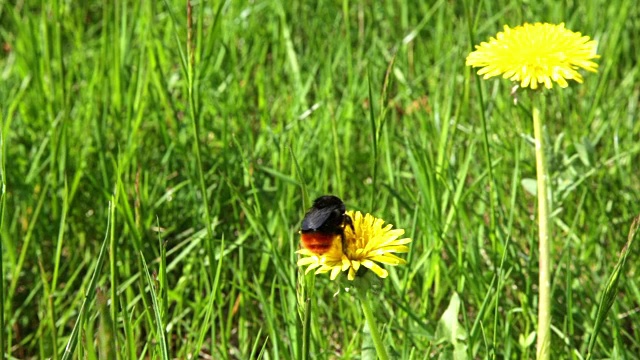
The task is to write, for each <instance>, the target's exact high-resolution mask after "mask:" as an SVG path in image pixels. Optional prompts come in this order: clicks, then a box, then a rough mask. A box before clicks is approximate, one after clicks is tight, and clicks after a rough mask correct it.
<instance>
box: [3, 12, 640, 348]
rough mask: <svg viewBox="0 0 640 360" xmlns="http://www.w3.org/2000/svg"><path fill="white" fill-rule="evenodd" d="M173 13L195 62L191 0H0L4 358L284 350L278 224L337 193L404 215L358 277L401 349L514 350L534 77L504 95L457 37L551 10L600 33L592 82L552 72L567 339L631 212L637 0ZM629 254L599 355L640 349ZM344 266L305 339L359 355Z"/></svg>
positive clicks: (533, 251) (531, 344)
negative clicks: (392, 253)
mask: <svg viewBox="0 0 640 360" xmlns="http://www.w3.org/2000/svg"><path fill="white" fill-rule="evenodd" d="M192 15H193V24H192V42H193V47H194V49H195V52H194V57H193V62H194V64H195V66H194V67H193V68H190V66H188V64H189V61H188V59H187V48H186V47H187V45H186V44H187V33H188V31H187V29H188V26H187V7H186V4H185V2H184V1H172V0H167V1H60V0H52V1H35V0H29V1H11V2H0V36H1V39H2V41H1V42H2V50H0V114H1V116H2V129H1V130H2V133H1V141H2V146H1V153H0V158H1V173H0V175H1V181H2V201H1V203H0V206H1V210H2V218H1V220H2V223H1V229H0V234H1V237H2V242H1V244H2V257H1V259H2V266H1V269H2V296H3V301H2V304H3V309H2V310H3V311H2V312H1V313H2V315H3V319H2V320H3V321H2V324H3V328H2V330H3V332H2V334H3V336H2V344H0V345H1V349H2V351H3V352H4V353H5V356H7V357H9V358H20V359H22V358H43V359H44V358H53V359H60V358H73V359H95V358H97V357H99V358H116V357H119V358H151V359H156V358H157V359H161V358H180V359H185V358H203V359H208V358H213V359H226V358H229V359H254V358H265V359H297V358H300V357H301V350H302V340H303V332H302V325H301V319H300V316H299V312H298V310H299V304H298V295H297V294H298V292H297V289H298V290H299V289H300V288H299V283H300V282H302V281H301V279H299V276H300V273H299V269H298V268H297V267H296V265H295V264H296V261H297V255H296V254H295V251H296V250H297V249H298V247H299V242H298V241H299V236H298V230H299V226H300V221H301V219H302V217H303V215H304V212H305V210H306V209H307V208H308V206H309V205H310V202H311V201H312V200H313V199H314V198H315V197H317V196H320V195H323V194H329V193H331V194H336V195H338V196H340V197H341V198H342V199H343V200H344V201H345V203H346V204H347V208H349V209H355V210H360V211H363V212H371V213H373V214H375V215H376V216H378V217H381V218H383V219H385V220H386V221H388V222H390V223H392V224H394V226H396V227H399V228H404V229H405V230H406V235H407V236H408V237H411V238H412V239H413V243H412V244H411V251H410V252H409V253H408V254H406V255H404V257H405V258H406V259H407V260H408V265H406V266H400V267H397V268H392V269H390V276H389V277H388V278H387V279H385V280H384V281H383V287H382V291H381V292H380V293H379V294H377V295H375V296H376V299H379V301H378V300H376V301H375V302H374V304H375V306H376V308H375V314H376V316H377V318H378V321H379V324H380V326H381V333H382V335H383V337H384V341H385V343H386V344H387V345H389V346H390V347H391V348H392V353H393V354H395V356H397V358H399V359H424V358H444V359H446V358H452V357H453V356H454V354H455V355H456V356H458V357H457V358H459V359H461V358H463V357H462V355H465V356H466V357H467V358H469V359H493V358H496V359H529V358H532V357H534V356H535V338H534V335H535V334H534V332H535V327H536V318H537V313H536V306H537V277H538V273H537V223H536V220H535V217H536V200H535V196H534V195H532V194H531V192H530V190H531V189H535V186H534V183H533V180H534V179H535V160H534V152H533V146H532V136H533V130H532V124H531V120H530V115H529V114H528V110H527V109H528V103H529V97H528V95H527V93H526V92H521V93H519V97H518V100H519V103H520V104H521V105H522V106H514V104H513V97H512V96H511V95H510V91H511V84H510V83H509V82H508V81H506V80H501V79H495V80H491V81H481V80H480V79H479V78H477V77H476V76H475V74H474V71H472V70H471V69H469V68H467V67H465V64H464V61H465V57H466V56H467V54H468V53H469V52H470V51H471V49H472V46H473V44H477V43H479V42H480V41H485V40H487V39H488V38H489V37H490V36H493V35H495V34H496V33H497V32H498V31H502V29H503V25H505V24H508V25H510V26H516V25H519V24H521V23H523V22H525V21H528V22H535V21H546V22H552V23H560V22H565V23H566V27H567V28H569V29H571V30H573V31H580V32H582V33H583V34H586V35H589V36H591V37H592V38H595V39H596V40H598V42H599V48H598V53H599V54H600V55H601V58H600V59H599V60H598V63H599V64H600V68H599V72H598V74H585V81H584V84H582V85H580V84H577V83H575V82H573V83H571V85H570V87H569V88H567V89H560V88H559V87H557V86H556V87H554V89H553V90H551V91H544V95H543V96H544V98H545V107H544V109H543V113H542V114H543V117H544V118H545V121H546V124H547V136H548V139H549V142H550V144H551V145H552V149H549V152H548V161H549V166H550V171H551V184H552V188H553V189H554V195H553V218H552V220H553V232H552V234H553V247H552V259H553V265H552V270H553V271H552V295H553V296H552V306H553V319H552V325H553V328H552V332H553V339H552V358H555V359H582V358H584V357H586V355H587V345H588V342H589V339H590V336H591V334H592V333H593V328H594V322H595V318H596V312H597V308H598V301H599V296H600V294H601V292H602V290H603V289H604V287H605V286H606V284H607V278H608V276H609V274H610V273H611V271H612V270H613V268H614V266H615V264H616V261H617V259H618V255H619V253H620V250H621V249H622V247H623V245H624V243H625V241H626V240H627V234H628V232H629V227H630V225H631V222H632V220H633V218H634V216H636V215H637V214H639V213H640V171H639V170H640V168H639V164H640V122H639V121H638V101H639V100H640V73H639V69H640V67H639V65H638V58H639V57H640V9H639V7H638V6H637V5H636V4H635V1H634V0H607V1H604V0H597V1H563V2H557V1H551V0H546V1H515V0H497V1H453V0H449V1H445V0H442V1H403V2H400V1H387V2H382V1H362V2H349V1H346V0H345V1H319V2H315V1H302V2H291V3H290V2H288V1H276V0H263V1H259V0H256V1H226V2H211V1H201V2H194V3H193V14H192ZM190 73H191V74H193V77H192V79H193V81H189V79H190V78H189V76H188V75H189V74H190ZM478 82H480V84H478ZM190 94H191V96H190ZM482 111H484V112H485V115H486V132H485V131H483V121H482V116H481V114H482ZM486 145H488V147H487V146H486ZM487 149H488V150H489V152H487ZM492 184H493V186H492ZM207 224H209V225H210V228H209V230H208V229H207ZM638 255H639V251H638V249H637V248H632V249H631V252H630V254H629V261H628V262H627V266H626V267H625V268H624V270H623V272H622V274H621V278H620V282H619V286H620V288H619V293H618V295H617V297H616V298H615V302H614V304H613V307H612V308H611V311H610V313H609V315H608V316H607V318H606V321H605V322H604V325H603V327H602V329H601V332H600V335H599V337H598V338H597V342H596V343H595V347H594V350H593V357H594V358H598V359H600V358H611V359H636V358H637V356H638V354H640V331H639V330H638V324H640V313H639V311H640V288H639V283H638V270H639V268H638V266H637V263H638V262H637V260H636V259H637V258H638ZM387 268H388V267H387ZM388 269H389V268H388ZM343 285H344V284H342V285H341V284H340V283H338V282H332V281H329V280H328V276H327V275H323V276H318V277H317V278H316V281H315V288H314V292H313V300H312V302H311V304H312V315H311V324H312V326H311V332H310V358H314V359H335V358H351V359H359V358H367V357H366V354H367V349H365V351H364V353H363V352H362V347H363V343H364V345H365V348H366V346H367V337H366V336H363V326H364V318H363V316H362V313H361V309H360V307H359V305H358V302H357V301H356V300H355V298H354V297H353V296H352V295H351V294H349V293H347V292H345V291H344V290H342V291H340V293H339V294H338V295H334V294H336V293H337V292H338V291H339V290H340V289H341V288H343V287H344V286H343ZM457 301H459V302H457ZM456 304H458V306H456ZM447 309H449V310H448V311H446V310H447ZM445 311H446V312H445ZM441 319H442V320H441ZM445 325H448V326H445ZM451 326H453V327H454V328H451ZM456 326H457V327H456ZM68 344H70V347H67V345H68ZM65 349H66V350H68V351H65ZM363 354H364V355H363Z"/></svg>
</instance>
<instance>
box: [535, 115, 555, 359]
mask: <svg viewBox="0 0 640 360" xmlns="http://www.w3.org/2000/svg"><path fill="white" fill-rule="evenodd" d="M533 133H534V137H535V140H536V144H535V145H536V176H537V185H538V191H537V195H538V241H539V250H538V251H539V257H540V258H539V262H538V269H539V270H538V271H539V273H540V277H539V280H538V288H539V291H540V293H539V298H538V339H537V346H536V349H537V350H536V351H537V357H536V358H537V359H538V360H547V359H549V343H550V340H551V294H550V292H551V280H550V274H549V269H550V254H549V201H548V200H549V198H548V194H549V190H548V188H547V177H548V176H547V163H546V160H545V157H544V150H545V144H544V137H543V135H542V120H541V119H540V110H539V109H538V108H537V107H536V106H535V105H534V106H533Z"/></svg>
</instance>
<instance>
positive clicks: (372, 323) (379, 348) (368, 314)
mask: <svg viewBox="0 0 640 360" xmlns="http://www.w3.org/2000/svg"><path fill="white" fill-rule="evenodd" d="M357 293H358V295H359V297H360V304H362V312H363V313H364V317H365V319H366V320H367V324H368V325H369V331H370V334H371V340H373V345H374V346H375V347H376V352H377V353H378V357H379V358H380V360H388V359H389V355H388V354H387V350H386V349H385V347H384V344H383V343H382V339H381V338H380V333H379V332H378V326H377V325H376V319H375V318H374V316H373V312H372V311H371V305H370V304H369V298H368V297H367V293H366V292H363V291H357Z"/></svg>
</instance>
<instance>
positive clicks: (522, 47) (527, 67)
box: [466, 23, 600, 89]
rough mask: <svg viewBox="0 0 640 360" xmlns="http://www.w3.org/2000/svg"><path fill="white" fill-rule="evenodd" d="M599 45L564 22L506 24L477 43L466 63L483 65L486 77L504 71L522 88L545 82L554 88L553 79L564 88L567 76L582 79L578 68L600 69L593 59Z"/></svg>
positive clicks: (482, 72) (479, 73)
mask: <svg viewBox="0 0 640 360" xmlns="http://www.w3.org/2000/svg"><path fill="white" fill-rule="evenodd" d="M596 47H597V42H596V41H595V40H589V37H588V36H582V34H580V33H579V32H578V33H576V32H572V31H570V30H567V29H565V27H564V23H561V24H559V25H553V24H547V23H544V24H542V23H535V24H533V25H532V24H527V23H525V24H524V25H521V26H517V27H515V28H513V29H512V28H510V27H509V26H507V25H505V26H504V32H499V33H498V34H497V35H496V37H495V38H491V39H490V40H489V42H483V43H481V44H480V45H476V50H475V51H473V52H472V53H470V54H469V56H467V61H466V65H467V66H473V67H479V68H481V69H480V70H478V75H484V79H488V78H490V77H493V76H498V75H502V77H503V78H505V79H509V80H512V81H517V82H519V83H520V84H519V85H520V87H523V88H526V87H530V88H531V89H537V88H538V84H544V86H545V87H546V88H547V89H551V88H552V87H553V82H557V83H558V85H560V87H563V88H565V87H567V85H568V83H567V80H568V79H572V80H575V81H577V82H579V83H582V75H580V73H578V71H577V70H578V69H579V68H582V69H584V70H587V71H591V72H597V71H598V70H597V69H598V64H596V63H594V62H593V61H591V60H592V59H597V58H599V57H600V56H599V55H597V54H596Z"/></svg>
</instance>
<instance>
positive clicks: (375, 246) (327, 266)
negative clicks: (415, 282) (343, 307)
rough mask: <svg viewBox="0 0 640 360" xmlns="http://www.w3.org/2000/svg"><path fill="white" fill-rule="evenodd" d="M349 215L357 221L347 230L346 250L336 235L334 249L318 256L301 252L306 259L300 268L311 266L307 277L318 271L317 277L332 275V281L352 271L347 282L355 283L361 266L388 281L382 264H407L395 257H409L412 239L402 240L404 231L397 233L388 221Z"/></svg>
mask: <svg viewBox="0 0 640 360" xmlns="http://www.w3.org/2000/svg"><path fill="white" fill-rule="evenodd" d="M346 214H347V215H349V216H350V217H351V219H352V220H353V229H352V228H351V226H345V229H344V235H345V237H344V249H343V242H342V237H341V236H340V235H336V236H335V237H334V239H333V243H332V246H331V248H330V249H329V250H328V251H327V252H325V253H323V254H321V255H318V254H316V253H313V252H312V251H310V250H308V249H301V250H298V251H297V252H298V253H299V254H300V255H302V257H301V258H300V259H299V260H298V266H307V269H306V271H305V272H306V273H309V272H310V271H313V270H315V272H316V274H322V273H328V272H330V273H331V275H330V278H331V280H335V279H336V278H337V277H338V275H339V274H340V273H341V272H343V271H347V270H348V274H347V278H348V279H349V280H353V279H355V277H356V273H357V271H358V269H360V267H361V266H364V267H365V268H367V269H369V270H371V271H373V272H374V273H375V274H376V275H378V276H379V277H381V278H386V277H387V276H388V275H389V273H388V272H387V270H385V269H383V268H382V267H381V266H380V265H379V264H378V263H381V264H386V265H392V266H395V265H401V264H406V261H405V260H404V259H402V258H399V257H397V256H396V255H394V254H393V253H405V252H408V251H409V247H407V246H406V244H408V243H410V242H411V239H407V238H402V239H399V237H400V236H402V235H403V234H404V230H403V229H393V225H391V224H387V225H385V224H384V220H382V219H378V218H375V217H373V216H372V215H371V214H366V215H362V213H361V212H360V211H355V212H354V211H347V212H346Z"/></svg>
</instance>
